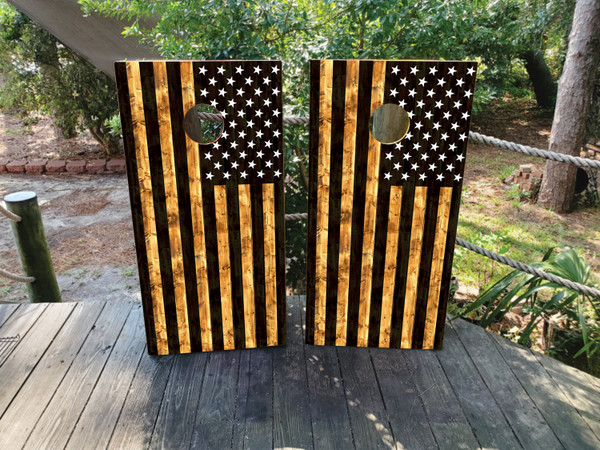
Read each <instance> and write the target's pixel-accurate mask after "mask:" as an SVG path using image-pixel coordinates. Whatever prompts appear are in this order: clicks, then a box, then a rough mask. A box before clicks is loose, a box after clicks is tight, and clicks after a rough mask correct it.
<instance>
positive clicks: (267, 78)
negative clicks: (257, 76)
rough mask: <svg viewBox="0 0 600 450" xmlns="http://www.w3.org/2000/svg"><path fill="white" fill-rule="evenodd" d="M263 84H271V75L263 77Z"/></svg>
mask: <svg viewBox="0 0 600 450" xmlns="http://www.w3.org/2000/svg"><path fill="white" fill-rule="evenodd" d="M263 84H271V79H270V78H269V77H265V78H263Z"/></svg>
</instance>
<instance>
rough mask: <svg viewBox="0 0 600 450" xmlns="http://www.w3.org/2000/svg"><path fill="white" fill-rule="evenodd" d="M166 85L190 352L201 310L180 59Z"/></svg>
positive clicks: (197, 347) (170, 65) (195, 348)
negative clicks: (167, 87) (169, 111)
mask: <svg viewBox="0 0 600 450" xmlns="http://www.w3.org/2000/svg"><path fill="white" fill-rule="evenodd" d="M166 64H167V81H168V86H169V107H170V109H171V130H172V136H173V153H174V155H173V156H174V159H175V177H176V181H177V202H178V205H179V229H180V232H181V248H182V258H183V275H184V279H185V295H186V299H187V305H186V306H187V314H188V322H189V329H190V346H191V351H192V352H199V351H202V338H201V336H200V310H199V307H198V289H197V280H196V259H195V256H194V235H193V233H192V229H193V227H192V207H191V200H190V188H189V185H190V179H189V175H188V161H187V146H186V139H185V131H184V129H183V117H184V115H183V98H182V94H181V66H180V63H179V62H167V63H166Z"/></svg>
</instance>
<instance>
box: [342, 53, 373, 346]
mask: <svg viewBox="0 0 600 450" xmlns="http://www.w3.org/2000/svg"><path fill="white" fill-rule="evenodd" d="M372 79H373V62H372V61H361V62H360V67H359V74H358V115H357V120H356V147H355V160H354V191H353V192H354V195H353V199H352V233H351V234H352V236H351V244H350V287H349V294H348V320H347V333H346V336H347V337H346V345H347V346H349V347H355V346H356V345H357V338H358V309H359V303H360V277H361V264H362V246H363V232H364V225H365V191H366V182H367V179H366V173H367V158H368V154H369V133H370V131H369V118H370V117H371V84H372Z"/></svg>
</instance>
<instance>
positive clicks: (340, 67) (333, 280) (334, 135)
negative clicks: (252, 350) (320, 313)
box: [325, 61, 346, 345]
mask: <svg viewBox="0 0 600 450" xmlns="http://www.w3.org/2000/svg"><path fill="white" fill-rule="evenodd" d="M331 95H332V99H331V100H332V111H331V137H330V139H331V147H330V160H329V176H330V178H329V216H328V222H329V223H328V231H327V295H326V303H325V318H326V321H325V345H335V334H336V317H337V298H338V263H339V260H340V255H339V252H340V220H341V206H342V205H341V204H342V168H343V167H342V162H343V159H344V119H345V117H344V116H345V106H346V61H334V62H333V89H332V94H331Z"/></svg>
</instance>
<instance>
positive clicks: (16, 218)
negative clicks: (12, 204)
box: [0, 204, 21, 222]
mask: <svg viewBox="0 0 600 450" xmlns="http://www.w3.org/2000/svg"><path fill="white" fill-rule="evenodd" d="M0 214H2V215H3V216H4V217H6V218H8V219H10V220H12V221H13V222H20V221H21V217H20V216H17V215H16V214H15V213H12V212H10V211H9V210H8V209H6V208H5V207H4V206H2V204H0Z"/></svg>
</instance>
